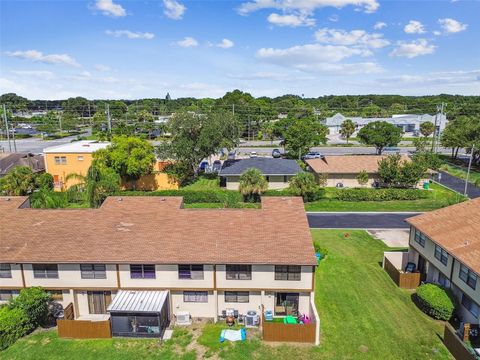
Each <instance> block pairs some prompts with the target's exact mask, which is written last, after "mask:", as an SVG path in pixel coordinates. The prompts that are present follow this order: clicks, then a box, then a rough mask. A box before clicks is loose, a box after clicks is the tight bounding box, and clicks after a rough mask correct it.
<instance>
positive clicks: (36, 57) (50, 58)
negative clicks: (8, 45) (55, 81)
mask: <svg viewBox="0 0 480 360" xmlns="http://www.w3.org/2000/svg"><path fill="white" fill-rule="evenodd" d="M5 54H6V55H7V56H10V57H16V58H21V59H27V60H31V61H34V62H41V63H45V64H63V65H70V66H75V67H79V66H80V64H79V63H77V61H76V60H75V59H74V58H72V57H71V56H70V55H67V54H50V55H44V54H43V53H42V52H41V51H37V50H27V51H7V52H5Z"/></svg>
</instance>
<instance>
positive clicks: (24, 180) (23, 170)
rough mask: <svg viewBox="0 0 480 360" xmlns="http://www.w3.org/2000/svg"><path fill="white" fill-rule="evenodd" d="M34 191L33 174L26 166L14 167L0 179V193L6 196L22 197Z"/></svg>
mask: <svg viewBox="0 0 480 360" xmlns="http://www.w3.org/2000/svg"><path fill="white" fill-rule="evenodd" d="M33 190H35V174H34V173H33V172H32V169H30V168H29V167H28V166H16V167H15V168H13V169H12V171H10V172H9V173H8V174H7V175H5V177H3V178H2V179H0V193H3V194H5V195H7V196H24V195H28V194H30V193H31V192H33Z"/></svg>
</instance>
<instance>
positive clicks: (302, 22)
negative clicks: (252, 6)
mask: <svg viewBox="0 0 480 360" xmlns="http://www.w3.org/2000/svg"><path fill="white" fill-rule="evenodd" d="M267 21H268V22H269V23H270V24H273V25H277V26H290V27H298V26H314V25H315V19H313V18H311V17H309V16H308V15H307V14H298V15H296V14H286V15H279V14H276V13H272V14H270V15H268V17H267Z"/></svg>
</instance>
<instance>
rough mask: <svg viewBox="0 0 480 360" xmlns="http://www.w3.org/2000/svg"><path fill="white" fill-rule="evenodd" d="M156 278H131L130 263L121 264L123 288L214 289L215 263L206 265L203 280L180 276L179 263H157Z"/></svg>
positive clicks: (121, 283)
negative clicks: (181, 277)
mask: <svg viewBox="0 0 480 360" xmlns="http://www.w3.org/2000/svg"><path fill="white" fill-rule="evenodd" d="M155 271H156V274H155V275H156V278H155V279H131V278H130V265H127V264H121V265H119V272H120V287H121V288H185V289H213V265H204V267H203V280H190V279H179V278H178V265H156V266H155Z"/></svg>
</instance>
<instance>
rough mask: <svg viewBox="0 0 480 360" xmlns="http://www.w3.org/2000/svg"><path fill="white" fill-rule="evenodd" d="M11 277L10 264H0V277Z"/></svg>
mask: <svg viewBox="0 0 480 360" xmlns="http://www.w3.org/2000/svg"><path fill="white" fill-rule="evenodd" d="M11 277H12V267H11V265H10V264H0V279H8V278H11Z"/></svg>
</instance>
